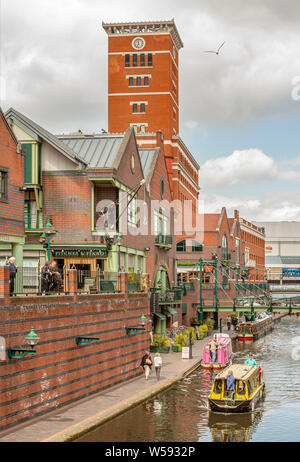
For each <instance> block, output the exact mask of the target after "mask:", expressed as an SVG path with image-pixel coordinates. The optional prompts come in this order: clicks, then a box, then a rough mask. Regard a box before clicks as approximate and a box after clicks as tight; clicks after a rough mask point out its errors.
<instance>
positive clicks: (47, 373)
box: [0, 293, 149, 428]
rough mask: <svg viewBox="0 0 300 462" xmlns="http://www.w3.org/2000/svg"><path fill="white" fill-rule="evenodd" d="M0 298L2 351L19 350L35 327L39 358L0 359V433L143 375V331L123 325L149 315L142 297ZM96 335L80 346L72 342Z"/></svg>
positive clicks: (145, 341) (145, 338)
mask: <svg viewBox="0 0 300 462" xmlns="http://www.w3.org/2000/svg"><path fill="white" fill-rule="evenodd" d="M6 303H8V306H5V305H4V301H0V334H1V336H2V337H4V338H5V341H6V348H11V347H19V346H20V345H24V338H25V336H26V335H27V334H28V333H29V331H30V329H31V327H32V326H33V328H34V330H35V332H36V333H37V335H38V336H39V337H40V339H39V343H38V345H37V346H36V355H31V356H25V357H24V358H23V359H6V360H5V361H0V381H1V395H0V409H1V412H0V425H1V427H2V428H7V427H10V426H13V425H15V424H17V423H20V422H22V421H25V420H27V419H30V418H32V417H34V416H37V415H41V414H44V413H46V412H48V411H50V410H53V409H56V408H59V407H61V406H63V405H66V404H68V403H72V402H73V401H75V400H78V399H80V398H83V397H86V396H88V395H90V394H92V393H96V392H99V391H101V390H104V389H106V388H108V387H110V386H112V385H115V384H118V383H121V382H124V381H126V380H128V379H130V378H132V377H135V376H137V375H139V374H141V369H140V368H138V367H136V366H137V363H139V362H140V359H141V357H142V355H143V352H144V350H145V349H147V348H149V336H148V334H147V332H139V333H137V334H135V335H126V331H125V326H133V325H136V324H138V322H139V318H140V316H141V315H142V314H144V315H148V314H149V298H148V295H147V294H143V293H141V294H122V293H120V294H115V295H111V294H110V295H101V296H99V295H90V296H84V295H82V296H80V295H79V296H74V297H73V296H60V297H56V296H53V297H51V298H50V297H49V298H48V297H32V298H31V297H26V298H20V297H18V298H13V299H9V298H8V299H6ZM78 335H88V336H91V337H99V338H100V341H99V342H97V343H94V344H90V345H85V346H82V345H81V346H77V345H76V343H75V337H76V336H78Z"/></svg>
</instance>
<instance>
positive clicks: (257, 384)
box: [207, 364, 265, 413]
mask: <svg viewBox="0 0 300 462" xmlns="http://www.w3.org/2000/svg"><path fill="white" fill-rule="evenodd" d="M229 371H232V375H233V377H234V379H235V382H234V391H233V392H232V391H228V390H227V374H228V372H229ZM264 388H265V384H264V381H263V374H262V369H261V366H260V367H254V366H252V365H245V364H232V365H230V366H229V367H226V369H224V370H223V371H220V372H219V373H218V374H217V375H216V377H215V379H214V381H213V384H212V388H211V392H210V394H209V396H208V402H207V408H208V409H209V410H211V411H214V412H223V413H235V412H252V411H254V409H255V406H256V405H257V403H258V401H259V400H260V399H261V398H262V397H263V396H264Z"/></svg>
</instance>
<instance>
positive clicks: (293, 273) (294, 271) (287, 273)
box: [282, 268, 300, 278]
mask: <svg viewBox="0 0 300 462" xmlns="http://www.w3.org/2000/svg"><path fill="white" fill-rule="evenodd" d="M282 277H284V278H299V277H300V268H283V269H282Z"/></svg>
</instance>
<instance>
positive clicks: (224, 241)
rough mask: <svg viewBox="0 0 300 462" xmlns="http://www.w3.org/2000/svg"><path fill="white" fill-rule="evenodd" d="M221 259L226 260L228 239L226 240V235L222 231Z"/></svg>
mask: <svg viewBox="0 0 300 462" xmlns="http://www.w3.org/2000/svg"><path fill="white" fill-rule="evenodd" d="M222 254H223V255H222V259H223V260H228V241H227V236H226V234H225V233H224V234H223V237H222Z"/></svg>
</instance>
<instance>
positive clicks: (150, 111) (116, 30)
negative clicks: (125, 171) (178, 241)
mask: <svg viewBox="0 0 300 462" xmlns="http://www.w3.org/2000/svg"><path fill="white" fill-rule="evenodd" d="M103 28H104V29H105V31H106V33H107V35H108V130H109V132H111V133H123V132H124V131H125V130H126V129H127V127H128V126H133V127H134V128H135V130H136V134H137V142H138V145H139V147H140V148H153V147H156V132H157V130H160V131H161V132H162V133H163V136H164V140H163V143H164V152H165V158H166V163H167V168H168V173H169V178H170V185H171V191H172V197H173V200H174V201H177V200H178V201H181V202H182V203H183V202H184V201H190V212H189V219H187V217H186V216H187V214H188V213H187V212H185V214H186V216H184V215H181V219H179V217H178V219H177V226H176V230H177V234H178V237H179V238H180V236H184V235H186V234H188V235H191V236H192V235H194V234H195V228H196V216H197V199H198V194H199V185H198V180H199V179H198V171H199V168H200V167H199V165H198V163H197V162H196V160H195V159H194V157H193V155H192V154H191V153H190V151H189V150H188V148H187V147H186V146H185V144H184V142H183V141H182V139H181V138H180V136H179V50H180V49H181V48H182V47H183V43H182V40H181V38H180V36H179V33H178V31H177V28H176V25H175V22H174V20H172V21H155V22H140V23H133V22H132V23H110V24H106V23H103ZM179 210H180V207H179V208H178V211H179ZM184 219H186V221H189V223H187V224H186V225H184ZM187 228H188V229H187ZM190 228H191V229H190Z"/></svg>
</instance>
